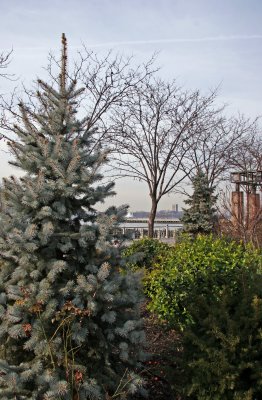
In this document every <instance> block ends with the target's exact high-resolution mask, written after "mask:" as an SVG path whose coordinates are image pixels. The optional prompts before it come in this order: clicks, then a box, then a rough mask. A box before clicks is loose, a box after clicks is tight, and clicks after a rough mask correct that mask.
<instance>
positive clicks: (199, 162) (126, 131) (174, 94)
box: [0, 47, 262, 236]
mask: <svg viewBox="0 0 262 400" xmlns="http://www.w3.org/2000/svg"><path fill="white" fill-rule="evenodd" d="M9 61H10V53H8V54H3V53H2V54H1V55H0V72H1V75H2V77H7V78H8V77H9V76H8V74H7V67H8V64H9ZM155 61H156V60H155V58H154V57H152V58H151V59H150V60H149V61H148V62H146V63H144V64H141V65H138V66H134V60H133V58H132V57H129V58H125V57H123V56H119V55H114V54H112V53H111V52H109V53H108V54H107V55H106V56H100V55H98V54H96V53H94V52H93V51H89V50H88V49H87V48H85V47H84V48H83V50H82V51H81V52H80V53H79V58H78V61H76V62H75V63H74V65H73V67H72V70H71V71H70V72H69V71H68V72H67V75H68V76H67V78H68V80H69V81H71V82H72V83H73V82H75V81H77V82H78V84H79V87H80V88H83V89H82V92H81V96H80V100H79V103H80V106H81V108H82V110H83V118H84V120H85V128H86V130H92V131H93V145H92V147H91V148H90V152H91V151H93V150H94V149H95V148H97V147H103V148H107V149H108V152H109V154H110V158H111V163H110V167H111V168H108V169H107V171H106V174H107V175H108V177H109V178H112V179H114V178H119V177H125V178H126V177H129V178H133V179H138V180H140V181H142V182H144V184H145V185H147V187H148V192H149V198H150V202H151V207H150V216H149V222H148V225H149V236H153V231H154V221H155V216H156V212H157V207H158V204H159V201H160V200H161V199H162V197H163V196H165V195H167V194H169V193H171V192H174V191H180V192H181V191H183V190H185V187H187V186H188V182H190V181H192V179H194V177H195V176H196V173H197V171H199V169H201V170H202V171H203V172H204V173H205V174H206V176H207V179H208V185H209V186H210V188H211V187H212V188H213V187H215V186H217V185H219V184H220V183H221V182H223V181H225V180H227V179H228V175H229V172H230V171H232V170H235V169H237V170H259V169H260V170H261V169H262V156H261V154H262V143H261V137H260V132H259V127H258V123H257V120H256V119H254V120H251V119H248V118H246V117H245V116H243V115H238V116H233V117H228V116H226V113H225V107H224V106H222V107H221V106H218V105H217V91H216V90H214V91H211V92H210V93H208V94H202V93H200V92H199V91H198V90H192V91H190V90H185V89H184V88H182V87H180V86H179V84H178V82H177V81H175V80H174V81H171V82H168V81H165V80H163V79H161V78H159V70H158V68H157V67H156V62H155ZM57 67H58V60H57V59H56V58H55V57H54V56H53V55H50V56H49V62H48V67H47V72H48V75H49V80H50V84H51V85H54V84H55V83H56V81H57V78H56V73H55V71H56V69H57ZM36 96H37V95H35V92H33V91H31V90H27V89H24V90H23V96H22V97H23V102H24V103H25V104H26V107H27V111H28V115H30V112H31V113H33V112H34V109H35V104H36ZM19 97H20V96H17V95H16V91H14V92H13V93H12V95H11V96H9V97H8V99H7V98H4V97H1V111H2V112H1V121H0V122H1V134H2V138H3V139H7V140H9V141H15V140H17V139H16V138H15V137H14V136H13V133H12V132H13V125H14V124H19V123H20V122H21V118H23V116H22V114H21V112H20V111H19V107H18V106H17V105H18V104H19V102H20V100H21V99H20V98H19Z"/></svg>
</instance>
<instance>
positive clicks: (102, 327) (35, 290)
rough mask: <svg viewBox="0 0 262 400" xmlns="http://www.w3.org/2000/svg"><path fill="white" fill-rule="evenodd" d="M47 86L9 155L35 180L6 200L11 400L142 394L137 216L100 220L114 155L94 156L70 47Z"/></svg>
mask: <svg viewBox="0 0 262 400" xmlns="http://www.w3.org/2000/svg"><path fill="white" fill-rule="evenodd" d="M38 85H39V90H38V91H37V94H36V95H37V99H38V106H37V107H36V108H35V109H34V110H32V109H30V108H28V107H27V106H26V105H25V104H23V103H21V104H20V105H19V107H20V114H21V118H22V121H23V124H22V125H21V126H15V127H14V133H15V134H16V136H17V141H16V142H15V143H14V142H13V143H10V144H9V145H10V150H11V151H12V154H13V156H14V160H13V161H12V164H13V165H15V166H16V167H17V168H19V169H21V170H22V171H24V173H25V174H24V175H23V177H22V178H20V179H17V178H15V177H13V176H12V177H10V178H9V179H4V180H3V185H2V190H1V203H2V211H1V215H0V218H1V224H0V232H1V235H0V264H1V269H0V397H1V399H2V400H6V399H14V398H15V399H17V400H22V399H27V400H33V399H34V400H57V399H66V400H67V399H68V400H69V399H70V400H75V399H78V400H85V399H94V400H95V399H106V398H107V399H108V398H110V397H109V396H110V394H112V393H114V392H115V390H117V387H119V383H120V382H124V380H125V382H129V387H130V390H131V391H133V392H134V391H135V390H136V388H137V387H138V386H140V385H141V380H140V378H139V377H138V376H136V375H135V374H134V372H133V371H134V370H135V368H136V366H137V365H138V363H139V360H140V359H141V357H142V356H143V353H142V351H141V348H142V344H143V342H144V332H143V326H142V320H141V318H140V315H139V302H140V301H141V292H140V283H139V277H138V276H137V275H135V274H133V273H128V272H127V271H125V265H124V262H123V261H122V259H121V256H120V251H119V249H118V248H116V246H114V240H115V238H116V236H117V235H119V233H118V230H117V226H118V224H119V221H121V220H122V218H123V215H125V212H126V208H125V207H122V208H118V209H117V208H115V207H111V208H110V209H108V210H107V211H105V212H104V213H98V212H96V210H95V208H94V206H95V205H96V203H97V202H103V200H104V199H105V198H106V197H107V196H111V195H112V194H113V191H112V190H113V184H111V183H110V184H107V185H102V184H99V181H100V180H101V178H102V176H101V175H100V173H99V170H100V167H101V166H102V165H103V164H104V163H105V162H106V159H107V154H106V153H105V152H91V151H90V149H91V148H92V147H93V146H92V143H93V135H94V132H92V131H89V130H86V128H85V126H86V118H84V119H77V111H78V106H79V99H80V98H81V94H82V92H83V89H78V88H77V84H76V82H75V81H73V82H72V81H70V80H69V78H68V75H67V54H66V39H65V36H64V35H63V37H62V62H61V71H60V77H59V82H58V83H57V87H55V85H53V84H48V83H45V82H43V81H41V80H39V81H38ZM123 377H124V378H123ZM121 378H123V379H124V380H123V379H122V381H121ZM127 387H128V385H127V386H125V388H127ZM118 398H120V397H118Z"/></svg>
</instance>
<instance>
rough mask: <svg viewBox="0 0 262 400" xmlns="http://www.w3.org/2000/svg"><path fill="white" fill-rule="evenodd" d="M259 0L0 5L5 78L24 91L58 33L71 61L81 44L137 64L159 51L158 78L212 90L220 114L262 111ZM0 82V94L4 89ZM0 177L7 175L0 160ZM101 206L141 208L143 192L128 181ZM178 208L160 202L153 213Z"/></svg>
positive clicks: (2, 1) (52, 0) (49, 0)
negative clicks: (7, 56) (223, 106)
mask: <svg viewBox="0 0 262 400" xmlns="http://www.w3.org/2000/svg"><path fill="white" fill-rule="evenodd" d="M261 21H262V1H261V0H220V1H217V0H216V1H214V0H71V1H68V0H45V1H42V0H41V1H40V0H31V1H28V0H23V1H21V0H13V1H12V0H9V1H6V0H0V52H1V51H7V50H9V49H11V48H13V56H12V63H11V65H10V72H13V73H15V74H16V75H17V76H19V78H20V79H21V80H22V81H23V82H24V83H25V84H26V85H27V86H29V87H30V84H31V82H32V80H33V79H35V78H36V76H38V77H41V76H42V75H41V74H43V67H44V66H45V65H46V61H47V55H48V52H49V51H50V50H52V51H53V52H59V50H60V37H61V33H62V32H65V33H66V36H67V38H68V42H69V55H71V56H72V57H73V56H74V54H75V53H76V51H77V49H80V48H81V45H82V43H84V44H85V45H86V46H87V47H90V48H93V49H96V50H97V51H98V52H103V51H105V50H108V49H113V50H114V51H116V52H121V53H124V54H127V55H130V54H134V55H135V56H136V58H137V60H138V61H140V62H141V61H144V60H147V59H149V57H150V56H151V55H152V53H154V52H156V51H157V52H159V56H158V64H159V65H160V66H161V67H162V69H161V72H160V74H161V75H162V77H163V78H167V79H168V78H177V79H178V82H179V84H180V85H184V86H185V87H187V88H191V89H196V88H197V89H200V90H202V91H203V92H207V91H208V90H209V89H212V88H215V87H217V86H218V85H219V86H220V92H219V98H218V101H219V102H220V103H227V104H229V108H228V112H229V113H232V114H233V113H237V112H241V113H244V114H246V115H247V116H250V117H255V116H257V115H260V114H261V113H262V73H261V71H262V51H261V48H262V24H261ZM11 87H12V84H11V83H10V82H4V81H1V82H0V89H1V90H0V92H5V93H8V91H10V90H11ZM1 157H2V160H1V165H0V166H1V170H0V176H6V175H8V174H9V173H11V172H12V173H13V172H14V171H11V169H10V168H9V167H8V166H7V159H8V155H7V154H4V153H2V155H1ZM116 189H117V196H116V197H115V198H114V199H112V200H111V201H110V202H109V203H115V204H116V205H119V204H122V203H128V204H130V207H131V210H138V209H140V210H141V209H148V207H149V202H148V197H147V193H148V190H147V189H146V188H145V187H144V186H143V185H142V184H139V183H134V182H133V181H127V182H124V181H123V182H122V183H121V184H120V183H119V184H117V186H116ZM175 203H180V199H179V198H178V197H177V196H175V195H170V196H169V197H166V199H165V200H163V201H162V203H161V204H160V208H162V209H163V208H165V209H168V208H171V205H172V204H175Z"/></svg>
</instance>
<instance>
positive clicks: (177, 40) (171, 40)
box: [87, 35, 262, 47]
mask: <svg viewBox="0 0 262 400" xmlns="http://www.w3.org/2000/svg"><path fill="white" fill-rule="evenodd" d="M255 39H259V40H261V39H262V35H230V36H225V35H219V36H207V37H202V38H168V39H149V40H125V41H118V42H104V43H94V44H91V43H90V44H87V46H88V47H107V46H124V45H147V44H168V43H202V42H203V43H204V42H227V41H236V40H255Z"/></svg>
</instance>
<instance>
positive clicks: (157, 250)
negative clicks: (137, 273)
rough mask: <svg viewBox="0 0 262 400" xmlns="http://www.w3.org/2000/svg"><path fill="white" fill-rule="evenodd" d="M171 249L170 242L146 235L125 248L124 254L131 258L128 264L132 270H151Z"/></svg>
mask: <svg viewBox="0 0 262 400" xmlns="http://www.w3.org/2000/svg"><path fill="white" fill-rule="evenodd" d="M169 249H170V246H169V245H168V244H166V243H162V242H160V241H159V240H156V239H151V238H148V237H146V238H143V239H139V240H134V241H133V242H132V243H131V245H130V246H129V247H128V248H127V249H125V251H124V256H125V257H127V258H128V259H129V262H128V264H129V266H130V268H131V269H132V270H138V269H145V270H147V271H151V270H153V269H154V267H155V266H156V265H157V263H158V262H159V261H160V260H161V259H162V257H164V256H165V255H166V253H167V252H168V251H169Z"/></svg>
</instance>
